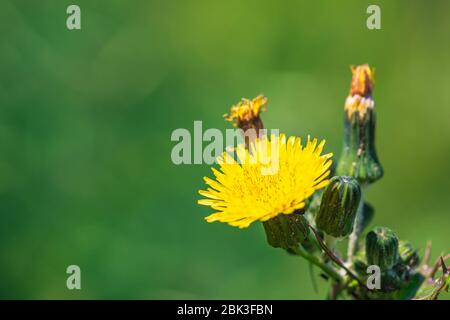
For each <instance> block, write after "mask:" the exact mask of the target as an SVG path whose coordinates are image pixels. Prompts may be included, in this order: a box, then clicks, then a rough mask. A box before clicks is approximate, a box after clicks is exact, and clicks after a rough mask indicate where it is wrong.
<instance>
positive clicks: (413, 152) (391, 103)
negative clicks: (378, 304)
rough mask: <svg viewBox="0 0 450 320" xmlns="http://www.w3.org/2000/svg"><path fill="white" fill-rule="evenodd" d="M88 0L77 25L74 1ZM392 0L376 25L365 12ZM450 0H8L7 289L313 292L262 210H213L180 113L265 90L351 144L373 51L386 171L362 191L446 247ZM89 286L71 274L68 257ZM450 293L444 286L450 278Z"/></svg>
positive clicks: (314, 130)
mask: <svg viewBox="0 0 450 320" xmlns="http://www.w3.org/2000/svg"><path fill="white" fill-rule="evenodd" d="M72 3H76V4H78V5H79V6H80V7H81V17H82V29H81V30H79V31H68V30H67V28H66V18H67V14H66V8H67V6H68V5H69V4H72ZM369 4H379V5H380V6H381V14H382V16H381V18H382V30H379V31H371V30H368V29H367V28H366V19H367V17H368V15H367V14H366V8H367V6H368V5H369ZM449 12H450V2H449V1H433V3H432V4H431V3H430V1H425V0H423V1H392V0H390V1H361V0H359V1H339V2H337V1H334V0H329V1H279V2H275V1H261V0H258V1H256V0H252V1H245V3H244V2H243V1H237V0H231V1H226V2H224V1H211V0H202V1H197V0H189V1H144V0H142V1H137V0H136V1H118V0H116V1H112V0H108V1H106V0H104V1H100V0H96V1H92V0H76V1H65V0H64V1H53V0H40V1H23V0H1V1H0V23H1V28H0V206H1V211H0V212H1V213H0V215H1V221H0V297H1V298H32V299H38V298H41V299H49V298H62V299H73V298H75V299H78V298H88V299H90V298H95V299H103V298H105V299H106V298H112V299H116V298H125V299H131V298H139V299H157V298H159V299H172V298H180V299H185V298H189V299H190V298H192V299H197V298H198V299H213V298H246V299H250V298H254V299H272V298H274V299H282V298H285V299H318V298H323V297H324V296H325V293H326V284H325V283H324V282H323V281H321V280H320V279H319V280H318V282H319V291H318V292H315V291H314V290H313V286H312V284H311V280H310V275H309V272H308V265H307V263H306V262H305V261H304V260H302V259H300V258H295V257H291V256H288V255H287V254H285V253H284V252H282V251H281V250H276V249H272V248H270V247H269V246H268V245H267V244H266V240H265V236H264V232H263V229H262V226H261V225H260V224H257V223H255V224H254V225H252V226H251V227H250V228H249V229H247V230H244V231H241V230H238V229H235V228H232V227H229V226H227V225H224V224H220V223H214V224H207V223H206V222H205V221H204V220H203V217H204V216H206V215H208V214H209V213H211V210H210V209H209V208H206V207H200V206H199V205H197V204H196V201H197V199H199V197H200V196H199V195H198V194H197V190H198V189H200V188H203V187H204V184H203V180H202V177H203V176H205V175H210V169H209V167H208V166H207V165H180V166H176V165H174V164H172V162H171V158H170V153H171V149H172V147H173V146H174V145H175V143H173V142H171V141H170V136H171V133H172V131H173V130H174V129H176V128H187V129H189V130H192V128H193V121H194V120H202V121H203V127H204V128H220V129H225V128H229V126H228V125H227V124H226V123H225V122H224V121H223V119H222V114H224V113H225V112H226V111H227V110H228V108H229V106H230V105H231V104H233V103H235V102H237V101H238V100H239V99H240V98H241V97H249V98H250V97H253V96H256V95H257V94H259V93H264V94H265V95H266V96H267V97H268V98H269V110H268V112H266V113H264V114H263V121H264V123H265V125H266V127H268V128H281V130H282V131H283V132H286V133H287V134H289V135H299V136H302V137H305V136H306V135H307V134H311V135H313V136H316V137H319V138H326V139H327V151H332V152H334V153H335V154H336V155H339V154H340V150H341V138H342V112H343V105H344V100H345V97H346V95H347V93H348V89H349V82H350V76H351V75H350V70H349V65H350V64H360V63H369V64H370V65H371V66H374V67H376V69H377V73H376V81H377V83H376V89H375V93H374V97H375V101H376V105H377V112H378V127H377V148H378V154H379V157H380V160H381V162H382V164H383V166H384V169H385V177H384V178H383V179H382V180H381V181H380V182H378V183H376V184H375V185H373V186H372V187H371V188H370V189H369V190H368V193H367V195H366V197H367V198H368V200H369V201H370V202H371V203H372V204H373V205H374V206H375V207H376V210H377V212H376V218H375V221H374V222H373V224H372V225H375V224H385V225H387V226H389V227H391V228H392V229H394V230H395V231H396V232H397V234H398V235H399V236H400V237H401V238H403V239H409V240H411V241H412V243H413V244H414V245H415V246H417V247H419V248H420V249H421V252H422V253H423V249H424V247H425V243H426V241H427V240H428V239H432V240H433V253H434V255H433V257H435V256H437V255H438V254H439V253H441V252H442V251H447V252H448V250H449V249H450V245H449V244H450V241H449V227H450V214H449V208H450V197H449V196H448V194H449V189H450V181H449V177H450V166H449V157H450V143H449V142H450V77H449V74H450V61H449V57H450V41H449V40H450V38H449V34H450V33H449V32H450V20H449V19H448V15H449ZM70 264H76V265H79V266H80V267H81V270H82V290H80V291H76V290H74V291H69V290H67V288H66V278H67V274H66V268H67V266H68V265H70ZM447 297H448V295H447Z"/></svg>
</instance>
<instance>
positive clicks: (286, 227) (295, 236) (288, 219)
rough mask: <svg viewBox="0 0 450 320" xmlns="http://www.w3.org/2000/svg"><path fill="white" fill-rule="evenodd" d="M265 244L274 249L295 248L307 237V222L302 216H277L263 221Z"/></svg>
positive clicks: (293, 214) (294, 214)
mask: <svg viewBox="0 0 450 320" xmlns="http://www.w3.org/2000/svg"><path fill="white" fill-rule="evenodd" d="M263 225H264V231H265V232H266V237H267V242H268V243H269V244H270V245H271V246H272V247H274V248H283V249H289V248H295V247H297V246H298V245H299V244H301V243H302V242H303V241H305V240H306V238H307V236H308V232H309V229H308V222H307V221H306V219H305V218H304V217H303V215H302V214H299V213H292V214H279V215H278V216H276V217H274V218H272V219H270V220H267V221H264V222H263Z"/></svg>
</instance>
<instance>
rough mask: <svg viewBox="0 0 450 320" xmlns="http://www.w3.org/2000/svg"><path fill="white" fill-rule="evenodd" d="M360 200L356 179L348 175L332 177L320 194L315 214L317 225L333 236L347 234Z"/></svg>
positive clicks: (349, 231)
mask: <svg viewBox="0 0 450 320" xmlns="http://www.w3.org/2000/svg"><path fill="white" fill-rule="evenodd" d="M360 200H361V188H360V187H359V184H358V181H356V180H355V179H353V178H350V177H339V176H337V177H333V178H332V179H330V183H329V185H328V186H327V187H326V189H325V191H324V193H323V196H322V202H321V204H320V208H319V212H318V213H317V216H316V225H317V227H318V228H319V229H320V230H322V231H324V232H325V233H327V234H329V235H331V236H333V237H345V236H348V235H349V234H350V233H351V232H352V230H353V224H354V222H355V217H356V212H357V210H358V205H359V202H360Z"/></svg>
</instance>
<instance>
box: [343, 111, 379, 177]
mask: <svg viewBox="0 0 450 320" xmlns="http://www.w3.org/2000/svg"><path fill="white" fill-rule="evenodd" d="M336 172H337V174H338V175H342V176H350V177H353V178H355V179H357V180H358V182H359V183H360V184H370V183H373V182H375V181H376V180H378V179H380V178H381V177H382V176H383V167H382V166H381V164H380V161H379V160H378V156H377V152H376V149H375V112H374V110H373V109H372V108H368V109H367V112H366V113H365V115H364V116H363V117H362V116H360V114H359V112H353V113H352V114H351V116H350V118H349V117H348V115H347V113H345V114H344V146H343V151H342V154H341V158H340V159H339V164H338V166H337V171H336Z"/></svg>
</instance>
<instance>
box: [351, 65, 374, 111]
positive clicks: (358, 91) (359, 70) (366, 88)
mask: <svg viewBox="0 0 450 320" xmlns="http://www.w3.org/2000/svg"><path fill="white" fill-rule="evenodd" d="M351 69H352V82H351V85H350V94H349V95H348V97H347V100H346V101H345V111H346V112H347V116H348V117H349V118H351V116H352V115H353V113H355V112H357V114H358V115H359V117H360V118H364V116H365V114H366V112H367V110H368V109H373V107H374V102H373V99H372V91H373V88H374V85H375V80H374V76H375V69H373V68H370V67H369V65H368V64H363V65H359V66H352V67H351Z"/></svg>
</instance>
